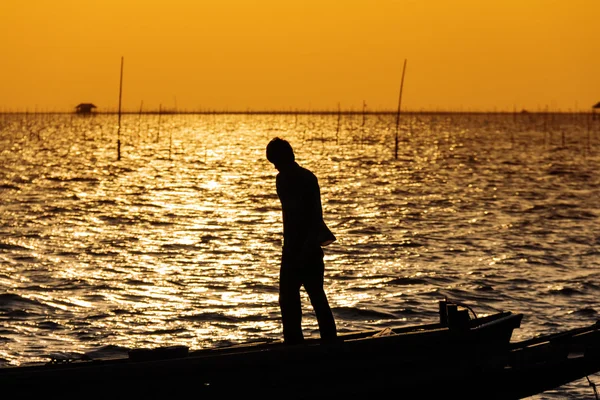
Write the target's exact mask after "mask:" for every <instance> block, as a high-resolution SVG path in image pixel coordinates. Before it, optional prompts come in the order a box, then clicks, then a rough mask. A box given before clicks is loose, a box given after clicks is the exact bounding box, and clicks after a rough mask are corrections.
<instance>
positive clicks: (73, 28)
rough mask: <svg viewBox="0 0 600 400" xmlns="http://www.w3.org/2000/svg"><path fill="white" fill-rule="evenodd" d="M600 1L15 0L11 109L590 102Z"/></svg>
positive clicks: (2, 97)
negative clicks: (121, 81)
mask: <svg viewBox="0 0 600 400" xmlns="http://www.w3.org/2000/svg"><path fill="white" fill-rule="evenodd" d="M598 21H600V1H599V0H560V1H558V0H502V1H497V0H485V1H483V0H452V1H450V0H363V1H357V0H302V1H297V0H289V1H282V0H161V1H158V0H143V1H142V0H101V1H100V0H86V1H82V0H27V1H23V0H0V37H1V38H2V46H1V47H0V51H1V53H0V54H1V55H0V82H1V87H2V89H1V90H0V111H25V110H29V111H34V110H36V109H37V110H38V111H70V110H71V109H72V108H73V107H74V106H75V105H76V104H78V103H80V102H93V103H94V104H96V105H97V106H98V107H99V110H100V111H106V110H116V109H117V107H118V94H119V69H120V63H121V56H123V57H124V59H125V70H124V71H125V72H124V86H123V107H124V109H126V110H137V109H139V108H140V105H141V103H142V101H143V104H144V109H150V108H153V109H158V107H159V105H160V106H162V107H163V108H175V107H177V108H178V109H182V110H183V109H185V110H197V109H211V110H212V109H228V110H240V109H241V110H246V109H252V110H265V109H267V110H271V109H277V110H288V109H313V110H316V109H332V110H335V109H337V107H338V103H339V104H340V105H341V107H342V108H343V109H350V108H354V109H356V110H360V109H362V104H363V101H365V102H366V104H367V107H368V109H371V110H378V109H391V110H394V109H395V108H396V107H397V102H398V91H399V87H400V78H401V74H402V64H403V62H404V59H407V60H408V65H407V70H406V78H405V84H404V94H403V100H402V105H403V109H406V110H409V109H410V110H462V111H468V110H480V111H490V110H491V111H493V110H507V111H512V110H513V109H515V108H516V109H518V110H520V109H522V108H526V109H529V110H533V111H535V110H542V109H545V108H546V107H549V108H550V109H551V110H564V111H568V110H573V109H583V110H589V109H590V107H591V105H592V104H594V103H596V102H598V101H600V39H599V35H600V29H599V23H598Z"/></svg>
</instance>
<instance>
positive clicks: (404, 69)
mask: <svg viewBox="0 0 600 400" xmlns="http://www.w3.org/2000/svg"><path fill="white" fill-rule="evenodd" d="M405 72H406V59H404V66H403V67H402V80H401V81H400V94H399V95H398V112H397V113H396V136H395V138H394V158H395V159H396V160H397V159H398V129H399V127H400V110H401V107H402V89H404V73H405Z"/></svg>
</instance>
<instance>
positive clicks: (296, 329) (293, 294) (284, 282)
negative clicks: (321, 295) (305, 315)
mask: <svg viewBox="0 0 600 400" xmlns="http://www.w3.org/2000/svg"><path fill="white" fill-rule="evenodd" d="M301 284H302V282H301V281H300V278H299V277H298V273H297V272H296V269H295V268H292V266H291V265H290V264H284V263H282V264H281V269H280V271H279V307H280V308H281V322H282V324H283V340H284V341H285V343H288V344H297V343H301V342H302V341H303V340H304V336H303V335H302V304H301V300H300V286H301Z"/></svg>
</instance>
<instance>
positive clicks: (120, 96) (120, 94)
mask: <svg viewBox="0 0 600 400" xmlns="http://www.w3.org/2000/svg"><path fill="white" fill-rule="evenodd" d="M122 96H123V56H121V79H120V82H119V124H118V128H117V160H119V161H120V160H121V98H122Z"/></svg>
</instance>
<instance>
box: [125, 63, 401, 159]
mask: <svg viewBox="0 0 600 400" xmlns="http://www.w3.org/2000/svg"><path fill="white" fill-rule="evenodd" d="M123 63H124V58H123V56H121V74H120V79H119V119H118V126H117V160H118V161H121V100H122V98H123ZM405 73H406V59H404V66H403V67H402V79H401V81H400V94H399V95H398V112H397V113H396V135H395V137H394V158H395V159H398V142H399V139H398V130H399V129H400V111H401V108H402V90H403V88H404V75H405ZM338 111H339V104H338ZM140 113H141V109H140ZM159 118H160V114H159ZM338 134H339V116H338V129H337V131H336V142H337V135H338ZM170 151H171V146H170V145H169V152H170ZM169 156H170V154H169ZM169 158H170V157H169Z"/></svg>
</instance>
